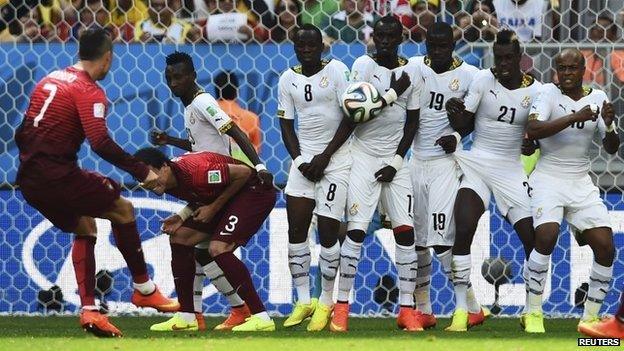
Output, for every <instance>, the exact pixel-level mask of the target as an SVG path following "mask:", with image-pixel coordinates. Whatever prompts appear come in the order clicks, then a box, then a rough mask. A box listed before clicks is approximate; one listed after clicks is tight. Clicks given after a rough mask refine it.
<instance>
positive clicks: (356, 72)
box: [330, 16, 422, 332]
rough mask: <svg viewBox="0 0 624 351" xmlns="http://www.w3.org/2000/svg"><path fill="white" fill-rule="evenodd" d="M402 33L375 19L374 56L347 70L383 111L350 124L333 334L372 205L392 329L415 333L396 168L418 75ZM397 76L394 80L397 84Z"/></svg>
mask: <svg viewBox="0 0 624 351" xmlns="http://www.w3.org/2000/svg"><path fill="white" fill-rule="evenodd" d="M402 30H403V25H402V24H401V22H399V21H398V20H397V19H396V18H395V17H393V16H386V17H383V18H381V19H379V20H378V21H377V22H376V23H375V26H374V32H373V40H374V42H375V49H376V53H375V55H373V56H368V55H366V56H361V57H359V58H358V59H356V60H355V62H354V63H353V67H352V71H351V77H352V80H353V81H364V82H368V83H371V84H372V85H373V86H374V87H375V88H376V89H377V90H378V91H379V92H381V93H382V94H384V95H383V98H382V100H383V104H384V106H385V107H384V109H383V110H382V111H381V112H380V113H379V115H378V116H377V117H376V118H375V119H373V120H370V121H368V122H365V123H362V124H358V125H356V126H351V129H353V128H355V129H354V132H353V134H354V135H353V140H352V142H351V154H352V158H353V165H352V166H351V175H350V178H349V194H348V199H347V210H348V217H347V219H348V229H347V230H348V231H347V237H346V238H345V241H344V242H343V244H342V248H341V251H340V280H339V282H338V303H337V304H336V306H335V308H334V315H333V318H332V321H331V325H330V330H332V331H335V332H346V331H347V330H348V318H349V293H350V291H351V289H352V288H353V282H354V280H355V275H356V273H357V265H358V262H359V261H360V256H361V254H362V253H361V251H362V243H363V242H364V237H365V235H366V229H367V228H368V225H369V223H370V221H371V218H372V217H373V213H374V212H375V209H376V208H377V205H378V203H379V202H381V204H382V205H383V207H384V209H385V210H386V212H387V214H388V217H389V218H390V222H391V223H392V230H393V232H394V238H395V241H396V253H395V258H396V259H395V262H396V267H397V271H398V276H399V296H400V304H401V308H400V311H399V315H398V319H397V325H398V326H399V328H401V329H405V330H408V331H420V330H422V326H421V325H420V323H418V321H417V320H416V318H415V314H414V295H413V294H414V287H415V285H416V284H415V279H416V273H415V269H416V251H415V249H414V228H413V225H414V224H413V219H412V207H413V206H414V199H413V195H412V183H411V180H410V175H409V170H408V168H407V166H405V165H404V164H403V158H404V157H405V154H406V153H407V150H408V149H409V146H410V144H411V143H412V140H414V135H415V134H416V129H417V128H418V114H419V107H420V105H419V99H420V89H421V84H422V78H421V77H420V75H419V74H418V73H417V72H416V67H415V65H411V64H409V63H408V60H407V59H405V58H403V57H400V56H399V55H398V48H399V45H400V44H401V42H402V41H403V32H402ZM397 75H398V76H400V78H399V79H398V80H397V79H396V76H397ZM410 82H411V84H410ZM346 126H347V123H344V124H343V125H342V126H341V130H340V131H339V132H338V133H337V139H342V137H343V136H344V134H345V133H343V132H344V131H345V130H348V128H346ZM343 127H344V128H343ZM401 131H402V132H401ZM349 132H350V130H349Z"/></svg>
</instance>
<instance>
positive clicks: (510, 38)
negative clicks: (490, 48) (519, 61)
mask: <svg viewBox="0 0 624 351" xmlns="http://www.w3.org/2000/svg"><path fill="white" fill-rule="evenodd" d="M509 44H512V45H513V47H514V50H515V51H516V53H517V54H521V53H522V49H520V41H519V40H518V36H517V35H516V33H515V32H514V31H512V30H509V29H503V30H501V31H500V32H498V33H496V39H495V40H494V45H509Z"/></svg>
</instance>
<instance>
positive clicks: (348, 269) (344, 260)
mask: <svg viewBox="0 0 624 351" xmlns="http://www.w3.org/2000/svg"><path fill="white" fill-rule="evenodd" d="M361 255H362V243H358V242H355V241H353V240H351V238H349V237H348V236H347V237H346V238H345V240H344V242H343V243H342V248H341V249H340V279H339V280H338V301H341V302H348V301H349V293H350V292H351V288H353V282H354V281H355V274H356V273H357V266H358V263H359V262H360V256H361Z"/></svg>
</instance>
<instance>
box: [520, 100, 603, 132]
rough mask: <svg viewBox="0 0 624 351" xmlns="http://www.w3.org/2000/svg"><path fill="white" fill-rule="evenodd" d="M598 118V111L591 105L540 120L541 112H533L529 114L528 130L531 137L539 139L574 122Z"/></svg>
mask: <svg viewBox="0 0 624 351" xmlns="http://www.w3.org/2000/svg"><path fill="white" fill-rule="evenodd" d="M596 118H598V113H597V111H596V110H592V107H591V106H589V105H587V106H585V107H583V108H582V109H580V110H578V111H576V112H574V113H571V114H569V115H566V116H563V117H561V118H557V119H554V120H540V116H539V114H537V113H531V114H530V115H529V123H528V124H527V130H526V132H527V135H528V136H529V139H533V140H538V139H543V138H548V137H549V136H553V135H555V134H557V133H559V132H560V131H562V130H564V129H566V128H569V127H570V126H571V125H572V123H577V122H585V121H589V120H594V121H595V120H596Z"/></svg>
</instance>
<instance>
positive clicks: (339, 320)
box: [329, 302, 349, 333]
mask: <svg viewBox="0 0 624 351" xmlns="http://www.w3.org/2000/svg"><path fill="white" fill-rule="evenodd" d="M329 330H330V331H333V332H337V333H342V332H346V331H348V330H349V303H348V302H338V303H336V304H335V305H334V314H333V316H332V319H331V323H329Z"/></svg>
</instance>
